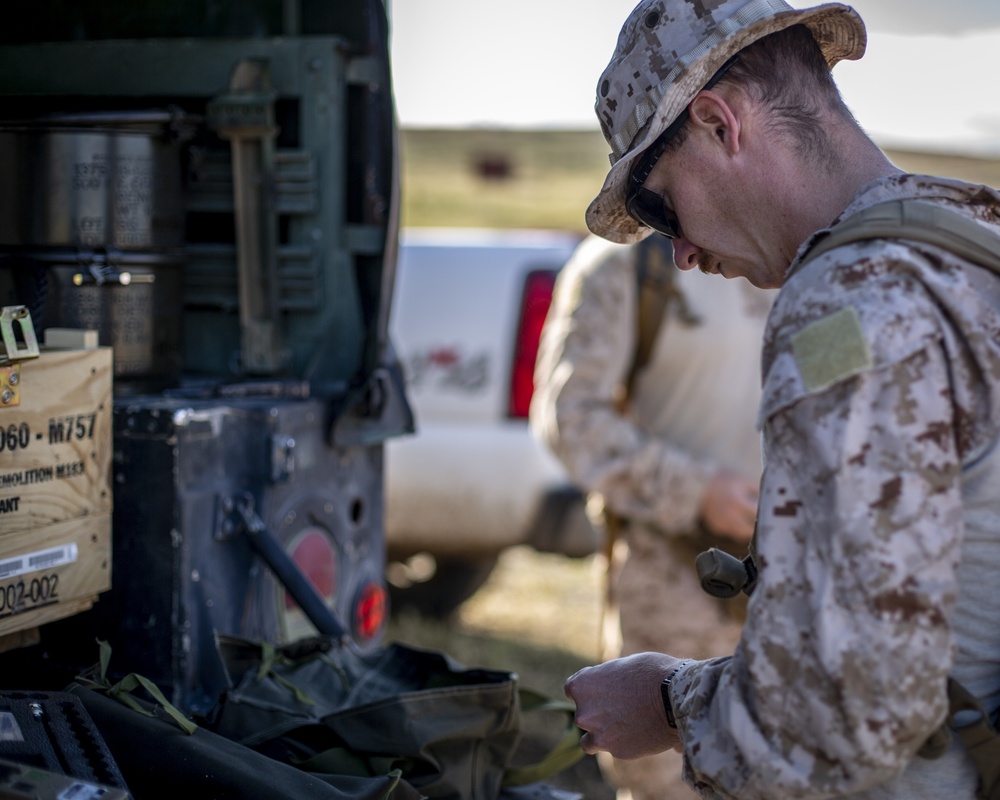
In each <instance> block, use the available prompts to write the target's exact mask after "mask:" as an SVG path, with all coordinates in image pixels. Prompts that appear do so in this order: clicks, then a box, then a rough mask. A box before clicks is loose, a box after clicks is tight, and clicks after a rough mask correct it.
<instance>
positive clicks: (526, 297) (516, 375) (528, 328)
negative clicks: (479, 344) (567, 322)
mask: <svg viewBox="0 0 1000 800" xmlns="http://www.w3.org/2000/svg"><path fill="white" fill-rule="evenodd" d="M555 282H556V273H555V271H554V270H536V271H535V272H529V273H528V276H527V277H526V278H525V279H524V294H523V295H522V297H521V322H520V324H519V325H518V326H517V341H516V342H515V343H514V364H513V366H512V370H511V376H510V405H509V406H508V409H507V415H508V416H510V417H513V418H515V419H527V418H528V407H529V406H530V405H531V396H532V395H533V394H534V392H535V361H536V360H537V358H538V342H539V340H540V339H541V335H542V325H544V324H545V317H546V315H547V314H548V313H549V306H550V305H551V304H552V288H553V287H554V286H555Z"/></svg>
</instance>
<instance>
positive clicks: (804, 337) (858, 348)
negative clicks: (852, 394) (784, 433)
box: [792, 307, 872, 392]
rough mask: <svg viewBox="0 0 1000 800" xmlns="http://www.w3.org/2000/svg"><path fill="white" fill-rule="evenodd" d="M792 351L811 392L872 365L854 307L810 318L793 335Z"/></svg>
mask: <svg viewBox="0 0 1000 800" xmlns="http://www.w3.org/2000/svg"><path fill="white" fill-rule="evenodd" d="M792 355H793V356H794V357H795V363H796V364H797V365H798V367H799V372H800V374H801V375H802V381H803V382H804V383H805V386H806V388H807V389H808V390H809V391H811V392H814V391H817V390H819V389H825V388H826V387H828V386H832V385H833V384H835V383H837V381H840V380H843V379H844V378H848V377H850V376H851V375H856V374H857V373H859V372H862V371H863V370H866V369H869V368H870V367H871V366H872V354H871V350H870V349H869V348H868V341H867V340H866V339H865V335H864V332H863V331H862V330H861V322H860V320H859V319H858V313H857V311H855V310H854V309H853V308H851V307H848V308H842V309H841V310H840V311H835V312H833V313H832V314H828V315H827V316H825V317H823V318H822V319H818V320H816V321H815V322H811V323H809V324H808V325H806V327H804V328H803V329H802V330H800V331H799V332H798V333H796V334H795V335H794V336H792Z"/></svg>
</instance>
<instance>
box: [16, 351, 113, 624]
mask: <svg viewBox="0 0 1000 800" xmlns="http://www.w3.org/2000/svg"><path fill="white" fill-rule="evenodd" d="M16 367H17V369H16V370H13V371H12V369H11V366H10V365H9V364H4V365H2V366H0V636H5V635H8V634H11V633H13V632H16V631H21V630H24V629H26V628H30V627H35V626H38V625H42V624H45V623H47V622H51V621H53V620H56V619H60V618H62V617H66V616H70V615H72V614H75V613H78V612H80V611H83V610H85V609H86V608H89V607H90V606H91V605H92V604H93V603H94V601H95V600H96V599H97V595H98V593H100V592H102V591H106V590H107V589H109V588H111V510H112V496H111V452H112V429H111V425H112V384H111V381H112V358H111V349H110V348H106V347H105V348H94V349H89V350H43V351H42V353H41V355H40V356H39V357H38V358H37V359H29V360H24V361H20V362H17V365H16ZM12 375H13V378H12Z"/></svg>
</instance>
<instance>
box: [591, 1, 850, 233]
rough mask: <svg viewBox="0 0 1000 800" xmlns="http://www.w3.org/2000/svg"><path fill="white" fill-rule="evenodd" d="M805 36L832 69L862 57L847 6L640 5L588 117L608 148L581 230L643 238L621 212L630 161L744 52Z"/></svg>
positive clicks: (623, 33)
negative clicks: (804, 30) (795, 28)
mask: <svg viewBox="0 0 1000 800" xmlns="http://www.w3.org/2000/svg"><path fill="white" fill-rule="evenodd" d="M799 24H801V25H805V26H806V27H808V28H809V30H810V31H812V33H813V35H814V36H815V37H816V41H817V42H818V43H819V46H820V47H821V48H822V50H823V54H824V55H825V56H826V60H827V62H828V63H829V64H830V66H831V67H832V66H833V65H834V64H836V63H837V62H838V61H841V60H843V59H849V60H854V59H858V58H861V56H862V55H864V52H865V42H866V39H867V37H866V34H865V26H864V23H863V22H862V21H861V17H859V16H858V14H857V13H856V12H855V11H854V9H853V8H851V7H850V6H846V5H842V4H840V3H826V4H824V5H821V6H816V7H814V8H807V9H803V10H796V9H793V8H792V7H791V6H789V5H788V4H787V3H785V2H784V0H749V2H747V0H643V1H642V2H641V3H639V5H638V6H636V7H635V9H634V10H633V11H632V13H631V14H630V15H629V18H628V19H627V20H626V21H625V25H624V26H623V27H622V30H621V33H620V34H619V35H618V44H617V46H616V48H615V54H614V56H613V57H612V59H611V63H610V64H609V65H608V68H607V69H606V70H604V74H603V75H601V79H600V81H599V82H598V84H597V103H596V104H595V110H596V112H597V118H598V120H599V121H600V123H601V130H602V131H603V132H604V138H605V139H607V141H608V144H609V145H611V156H610V157H611V164H612V167H611V171H610V172H609V173H608V176H607V178H606V179H605V181H604V187H603V188H602V189H601V192H600V194H599V195H598V196H597V197H596V198H595V199H594V201H593V202H592V203H591V204H590V207H589V208H588V209H587V226H588V227H589V228H590V230H592V231H593V232H594V233H596V234H598V235H599V236H603V237H605V238H606V239H610V240H611V241H614V242H619V243H623V244H624V243H629V242H637V241H639V240H640V239H644V238H645V237H646V236H647V235H648V234H649V233H651V231H650V229H649V228H646V227H644V226H642V225H640V224H639V223H637V222H636V221H635V220H633V219H632V218H631V217H630V216H629V215H628V213H627V212H626V211H625V188H626V186H627V184H628V175H629V171H630V169H631V166H632V162H633V161H634V160H635V158H636V156H638V155H639V154H640V153H642V151H643V150H645V149H646V148H647V147H648V146H649V145H650V144H652V143H653V141H654V140H655V139H656V137H657V136H659V135H660V134H661V133H662V132H663V131H664V130H666V128H667V126H668V125H670V123H671V122H673V121H674V120H675V119H676V118H677V116H678V115H679V114H680V113H681V111H683V110H684V109H685V108H686V107H687V106H688V104H689V103H690V102H691V101H692V100H693V99H694V96H695V95H696V94H697V93H698V92H699V91H701V89H702V88H703V87H704V86H705V84H706V83H708V81H709V79H711V77H712V76H713V75H714V74H715V72H716V71H717V70H718V69H719V68H720V67H721V66H722V65H723V64H724V63H725V62H726V61H727V60H728V59H729V58H730V57H731V56H733V55H734V54H735V53H737V52H739V51H740V50H742V49H743V48H744V47H746V46H747V45H749V44H751V43H753V42H755V41H757V40H758V39H760V38H762V37H764V36H767V35H768V34H770V33H774V32H776V31H780V30H783V29H785V28H788V27H791V26H792V25H799Z"/></svg>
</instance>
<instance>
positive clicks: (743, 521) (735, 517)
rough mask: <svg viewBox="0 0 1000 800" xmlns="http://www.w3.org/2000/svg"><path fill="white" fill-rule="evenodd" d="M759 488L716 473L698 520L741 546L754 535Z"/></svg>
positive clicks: (703, 501) (727, 473)
mask: <svg viewBox="0 0 1000 800" xmlns="http://www.w3.org/2000/svg"><path fill="white" fill-rule="evenodd" d="M758 495H759V491H758V487H757V486H756V485H755V484H753V483H750V482H749V481H747V480H744V479H743V478H741V477H740V476H738V475H734V474H733V473H731V472H719V473H718V474H716V476H715V477H714V478H712V480H711V482H710V483H709V484H708V488H707V489H706V490H705V496H704V497H703V498H702V500H701V521H702V523H703V524H704V525H705V527H706V528H708V530H709V531H711V532H712V533H715V534H718V535H719V536H725V537H726V538H727V539H732V540H733V541H735V542H738V543H740V544H744V543H746V542H749V541H750V538H751V537H752V536H753V528H754V522H755V520H756V519H757V499H758Z"/></svg>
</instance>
